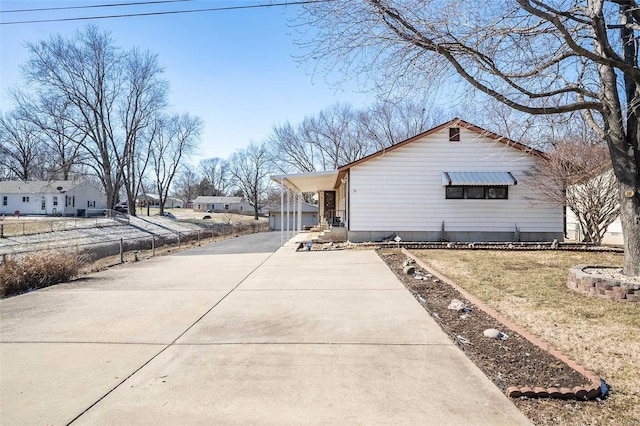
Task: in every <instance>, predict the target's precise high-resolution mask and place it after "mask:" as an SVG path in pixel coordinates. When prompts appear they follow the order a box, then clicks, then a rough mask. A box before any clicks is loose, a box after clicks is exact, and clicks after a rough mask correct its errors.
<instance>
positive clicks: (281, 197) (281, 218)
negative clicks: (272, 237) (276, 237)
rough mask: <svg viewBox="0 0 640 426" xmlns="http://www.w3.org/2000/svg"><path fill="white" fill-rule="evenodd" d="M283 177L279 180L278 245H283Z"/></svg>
mask: <svg viewBox="0 0 640 426" xmlns="http://www.w3.org/2000/svg"><path fill="white" fill-rule="evenodd" d="M283 232H284V179H283V180H282V182H280V246H281V247H282V246H283V245H284V234H283Z"/></svg>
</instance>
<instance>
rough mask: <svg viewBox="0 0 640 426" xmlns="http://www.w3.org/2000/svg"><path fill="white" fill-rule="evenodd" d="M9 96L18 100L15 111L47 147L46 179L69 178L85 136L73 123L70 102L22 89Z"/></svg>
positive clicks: (77, 159)
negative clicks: (29, 124) (27, 92)
mask: <svg viewBox="0 0 640 426" xmlns="http://www.w3.org/2000/svg"><path fill="white" fill-rule="evenodd" d="M12 98H13V99H14V101H15V102H16V104H17V109H16V112H17V114H19V115H20V117H21V118H22V119H23V120H25V121H28V122H30V123H32V124H33V125H34V126H35V127H36V128H37V129H38V132H39V135H40V138H41V140H42V142H43V144H44V146H43V148H46V150H47V165H46V166H47V173H48V179H62V180H68V179H70V178H71V177H72V172H73V170H74V167H75V166H77V165H78V164H79V163H80V150H81V143H82V142H83V141H84V138H85V137H86V134H83V133H82V132H81V130H80V129H78V127H76V126H75V125H74V124H73V121H74V119H73V117H72V114H73V112H74V111H73V108H72V105H71V103H70V102H69V101H68V100H66V99H64V98H61V97H57V96H48V93H39V94H38V95H37V96H35V97H31V96H28V95H27V94H26V93H24V92H23V91H21V90H14V91H12Z"/></svg>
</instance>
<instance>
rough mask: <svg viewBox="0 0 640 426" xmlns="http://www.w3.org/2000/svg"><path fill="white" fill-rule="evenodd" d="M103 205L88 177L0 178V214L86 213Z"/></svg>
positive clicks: (104, 202)
mask: <svg viewBox="0 0 640 426" xmlns="http://www.w3.org/2000/svg"><path fill="white" fill-rule="evenodd" d="M106 207H107V203H106V197H105V195H104V194H103V192H102V190H101V189H100V188H98V187H97V186H95V185H93V184H92V183H90V182H88V181H70V180H54V181H28V182H23V181H0V215H7V216H8V215H14V214H16V212H19V214H20V215H61V216H86V215H92V214H97V210H98V209H105V208H106Z"/></svg>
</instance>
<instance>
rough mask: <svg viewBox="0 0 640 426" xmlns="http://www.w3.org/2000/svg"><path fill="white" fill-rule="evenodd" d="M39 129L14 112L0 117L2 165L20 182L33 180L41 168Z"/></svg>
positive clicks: (0, 159) (0, 157)
mask: <svg viewBox="0 0 640 426" xmlns="http://www.w3.org/2000/svg"><path fill="white" fill-rule="evenodd" d="M42 146H43V145H42V143H41V140H40V138H39V134H38V129H37V128H36V127H35V126H34V125H33V124H32V123H30V122H29V121H27V120H24V119H23V118H22V117H20V116H19V115H18V114H16V113H15V111H14V112H12V113H9V114H6V115H2V116H0V164H2V166H3V167H4V168H6V169H7V170H8V171H10V174H11V175H13V176H14V177H15V178H16V179H20V180H24V181H27V180H33V179H34V177H35V175H36V174H37V173H38V168H39V166H40V163H39V161H40V159H41V158H40V155H39V154H40V153H41V151H42Z"/></svg>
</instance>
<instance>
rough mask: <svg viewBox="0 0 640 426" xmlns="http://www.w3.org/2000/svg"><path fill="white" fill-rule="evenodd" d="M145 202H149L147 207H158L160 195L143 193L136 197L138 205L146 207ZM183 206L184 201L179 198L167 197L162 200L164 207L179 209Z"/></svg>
mask: <svg viewBox="0 0 640 426" xmlns="http://www.w3.org/2000/svg"><path fill="white" fill-rule="evenodd" d="M147 203H149V207H160V196H159V195H158V194H143V195H139V196H138V198H137V199H136V204H137V205H138V206H140V207H146V206H147ZM183 207H184V201H182V200H181V199H180V198H175V197H167V199H166V200H164V208H165V209H181V208H183Z"/></svg>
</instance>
